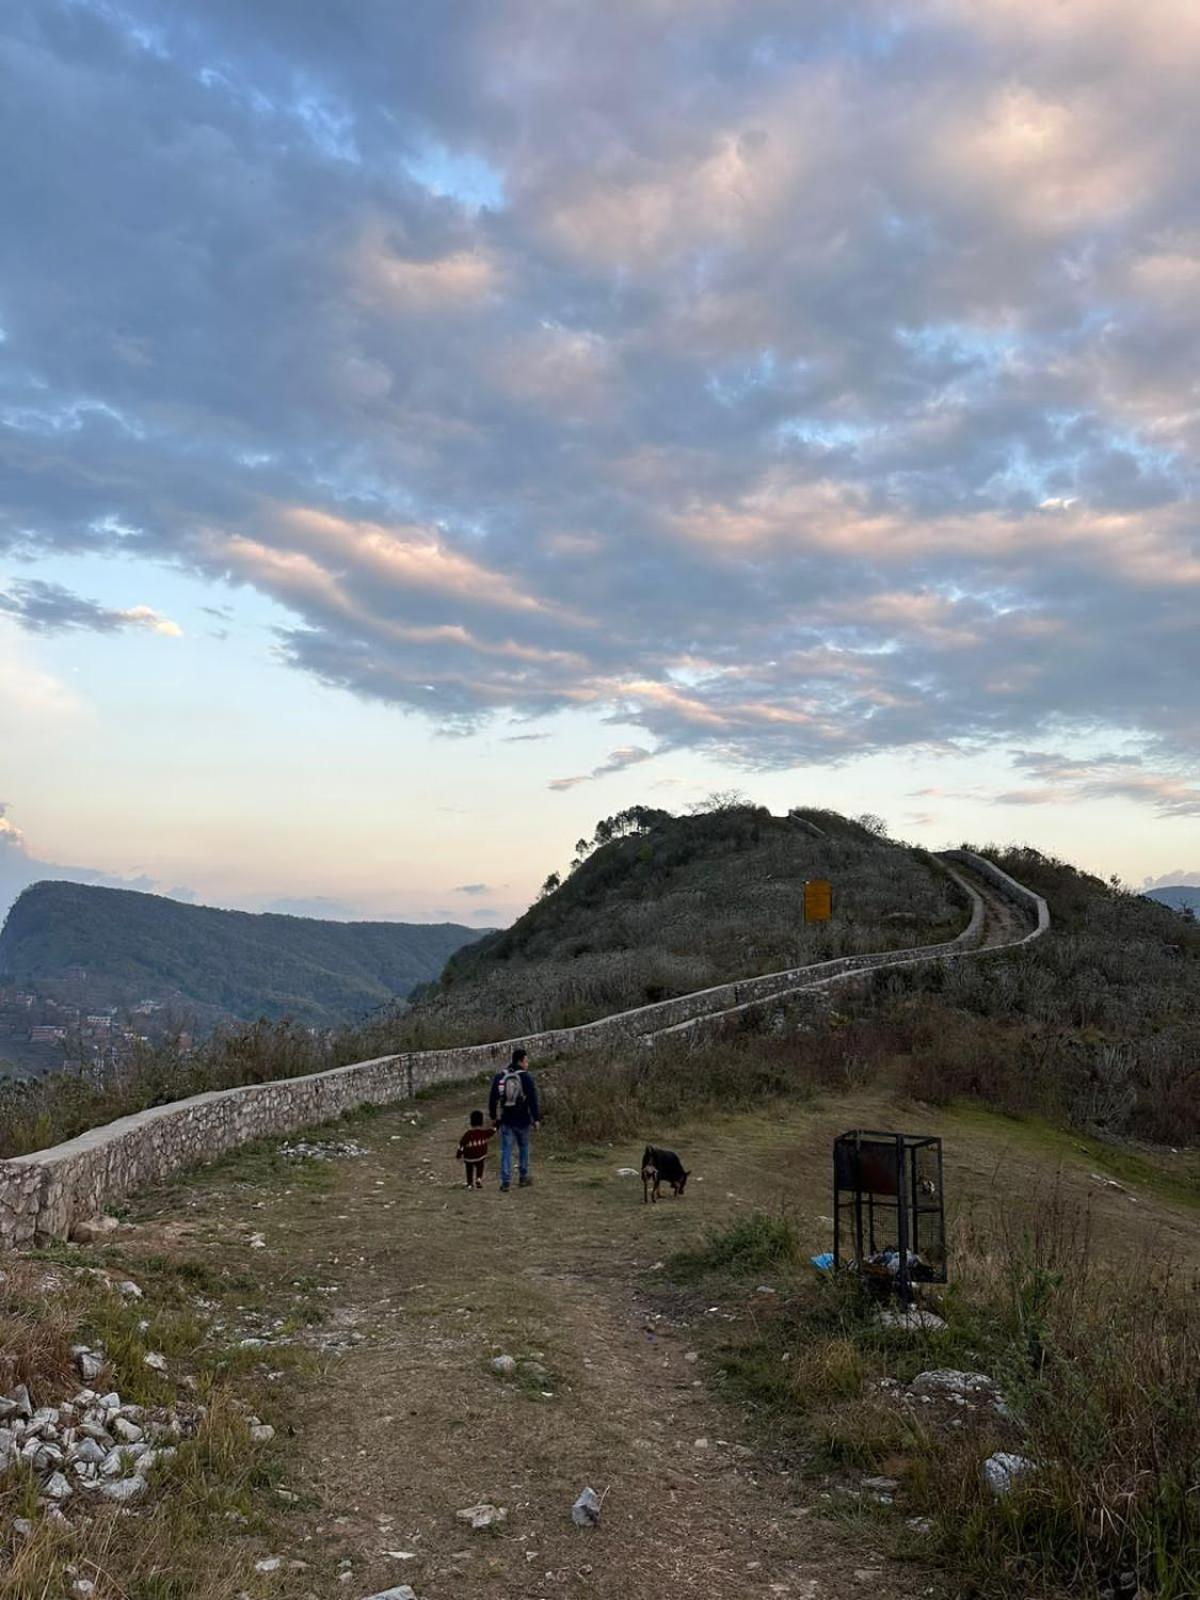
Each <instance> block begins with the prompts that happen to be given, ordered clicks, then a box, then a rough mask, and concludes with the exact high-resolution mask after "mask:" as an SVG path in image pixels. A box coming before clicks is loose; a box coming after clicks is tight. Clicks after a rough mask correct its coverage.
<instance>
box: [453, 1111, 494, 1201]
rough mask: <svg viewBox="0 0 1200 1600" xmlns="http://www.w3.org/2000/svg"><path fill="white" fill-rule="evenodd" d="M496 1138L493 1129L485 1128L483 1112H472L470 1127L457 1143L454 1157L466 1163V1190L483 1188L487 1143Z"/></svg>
mask: <svg viewBox="0 0 1200 1600" xmlns="http://www.w3.org/2000/svg"><path fill="white" fill-rule="evenodd" d="M495 1136H496V1130H495V1128H485V1127H484V1125H483V1112H482V1111H472V1113H471V1126H470V1127H469V1128H468V1129H467V1131H466V1133H464V1134H463V1136H462V1138H461V1139H460V1140H459V1141H458V1149H457V1150H456V1151H455V1157H456V1158H457V1160H459V1161H464V1162H466V1167H467V1188H468V1189H482V1188H483V1168H484V1163H485V1162H486V1161H487V1152H488V1143H489V1141H490V1140H491V1139H494V1138H495Z"/></svg>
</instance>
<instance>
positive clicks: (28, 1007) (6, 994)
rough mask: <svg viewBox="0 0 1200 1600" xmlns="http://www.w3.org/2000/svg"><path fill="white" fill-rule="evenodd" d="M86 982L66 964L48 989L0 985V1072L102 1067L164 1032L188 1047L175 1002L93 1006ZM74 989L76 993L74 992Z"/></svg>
mask: <svg viewBox="0 0 1200 1600" xmlns="http://www.w3.org/2000/svg"><path fill="white" fill-rule="evenodd" d="M87 985H88V974H87V972H86V970H85V969H84V968H83V967H68V968H66V969H64V971H63V972H62V974H61V977H60V978H59V979H58V980H56V981H55V983H54V985H53V991H52V992H51V991H49V990H48V989H37V990H34V989H29V988H22V987H20V986H17V985H4V984H0V1075H2V1074H3V1072H4V1071H5V1069H7V1070H8V1071H9V1072H16V1073H18V1074H19V1075H22V1076H24V1075H27V1074H28V1075H33V1076H38V1077H40V1076H41V1075H42V1074H43V1073H45V1072H53V1071H56V1070H58V1069H59V1068H60V1067H62V1066H64V1065H71V1066H75V1067H80V1068H87V1067H91V1068H94V1069H96V1070H98V1071H103V1070H105V1069H108V1068H112V1067H114V1066H119V1065H120V1064H121V1063H122V1061H124V1060H126V1059H127V1058H128V1057H129V1056H130V1055H131V1054H132V1053H133V1051H134V1050H136V1048H137V1046H138V1045H140V1044H154V1043H157V1042H159V1041H160V1040H162V1039H163V1038H164V1037H165V1036H166V1035H168V1034H169V1035H170V1037H171V1038H172V1040H173V1041H174V1042H175V1044H176V1046H177V1048H178V1049H179V1050H181V1051H183V1052H185V1053H186V1052H187V1051H189V1050H191V1048H192V1044H193V1040H192V1034H191V1032H190V1030H189V1029H187V1028H181V1027H179V1026H177V1018H178V1014H179V1009H180V1006H179V1004H174V1005H173V1004H172V1003H171V1002H170V1001H167V1000H156V999H152V998H149V997H147V998H145V999H140V1000H137V1001H134V1002H133V1003H131V1004H128V1005H124V1006H117V1005H97V1006H94V1007H92V1006H89V1005H88V1003H87V999H86V990H87ZM72 989H74V990H77V991H80V992H79V993H78V994H76V995H75V996H72V995H71V992H70V991H71V990H72ZM179 1001H180V1003H182V1001H183V997H182V996H180V997H179Z"/></svg>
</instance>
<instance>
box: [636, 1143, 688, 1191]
mask: <svg viewBox="0 0 1200 1600" xmlns="http://www.w3.org/2000/svg"><path fill="white" fill-rule="evenodd" d="M687 1181H688V1173H687V1172H686V1171H685V1170H684V1165H683V1162H682V1161H680V1159H679V1157H678V1156H677V1155H676V1154H675V1152H674V1150H656V1149H655V1148H654V1146H653V1145H652V1144H648V1145H647V1146H646V1148H645V1150H644V1151H643V1152H642V1203H643V1204H645V1202H646V1201H647V1200H651V1201H653V1202H654V1203H655V1204H656V1205H657V1203H658V1186H659V1184H660V1183H669V1184H670V1185H671V1192H672V1193H673V1194H676V1195H681V1194H682V1193H683V1191H684V1189H686V1187H687Z"/></svg>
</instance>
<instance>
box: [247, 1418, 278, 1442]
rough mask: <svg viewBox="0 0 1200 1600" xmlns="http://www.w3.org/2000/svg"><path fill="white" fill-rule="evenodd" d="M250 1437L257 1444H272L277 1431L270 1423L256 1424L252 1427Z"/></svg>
mask: <svg viewBox="0 0 1200 1600" xmlns="http://www.w3.org/2000/svg"><path fill="white" fill-rule="evenodd" d="M250 1437H251V1439H252V1440H253V1441H254V1443H255V1444H270V1442H271V1440H272V1439H273V1438H274V1437H275V1429H274V1428H273V1427H272V1426H271V1424H270V1423H269V1422H255V1423H252V1424H251V1426H250Z"/></svg>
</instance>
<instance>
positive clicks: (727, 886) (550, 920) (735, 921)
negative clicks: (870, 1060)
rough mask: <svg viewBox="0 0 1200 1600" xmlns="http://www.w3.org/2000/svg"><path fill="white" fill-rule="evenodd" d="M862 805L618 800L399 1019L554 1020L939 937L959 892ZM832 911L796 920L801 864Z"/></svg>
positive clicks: (444, 1024)
mask: <svg viewBox="0 0 1200 1600" xmlns="http://www.w3.org/2000/svg"><path fill="white" fill-rule="evenodd" d="M877 826H878V825H877V824H874V822H873V819H872V820H870V821H868V822H863V821H853V820H851V819H849V818H846V817H842V816H839V815H837V814H836V813H834V812H827V811H815V810H804V811H802V810H794V811H792V812H790V813H789V814H788V815H787V816H785V817H776V816H772V815H771V813H770V812H769V811H767V810H765V809H763V808H761V807H757V806H750V805H722V806H719V807H716V808H714V809H712V810H710V811H706V812H702V813H700V814H696V815H689V816H681V817H678V816H672V815H671V814H670V813H669V812H666V811H660V810H655V809H653V808H650V807H644V806H633V807H631V808H630V809H629V810H627V811H623V812H621V813H619V814H618V815H617V816H615V817H609V818H605V819H604V820H602V821H601V822H600V823H598V824H597V827H596V830H595V833H594V835H593V837H592V838H591V839H590V840H583V839H581V840H580V841H579V843H578V844H577V846H576V855H575V859H574V861H573V862H572V865H571V870H570V871H569V873H568V874H567V875H566V876H565V877H563V878H560V877H559V875H558V874H551V876H550V877H549V878H548V879H547V881H546V884H545V886H544V888H543V891H542V894H541V896H540V897H539V898H538V899H537V900H536V901H535V902H534V904H533V905H532V906H530V908H529V910H528V911H526V912H525V914H524V915H523V916H522V917H520V918H518V920H517V921H516V922H515V923H514V924H513V926H512V927H511V928H506V929H503V930H501V931H499V932H497V933H493V934H490V935H488V936H487V937H485V938H483V939H479V940H477V941H476V942H475V943H474V944H472V945H471V946H469V947H467V948H465V949H463V950H460V951H458V952H457V953H456V954H455V955H454V956H452V957H451V959H450V960H449V962H448V963H447V965H446V969H445V971H444V972H443V974H442V976H441V979H440V981H439V982H438V983H436V984H433V985H431V986H429V987H428V988H427V989H424V990H420V991H418V992H417V993H416V994H415V995H414V997H413V999H414V1011H413V1013H412V1017H411V1022H412V1025H413V1027H414V1028H416V1029H420V1028H425V1029H426V1030H427V1031H428V1035H429V1036H430V1037H435V1036H436V1037H438V1038H444V1039H445V1040H447V1041H448V1042H449V1041H451V1040H453V1041H454V1042H458V1041H459V1040H462V1041H464V1042H465V1041H467V1040H468V1039H484V1038H503V1037H504V1036H505V1035H506V1034H511V1033H514V1032H533V1031H537V1030H539V1029H543V1028H555V1027H569V1026H572V1025H575V1024H577V1023H581V1022H587V1021H590V1020H592V1019H593V1018H595V1017H600V1016H603V1015H605V1014H607V1013H609V1012H612V1011H619V1010H622V1009H624V1008H627V1007H632V1006H638V1005H644V1004H646V1003H648V1002H652V1001H655V1000H663V999H667V998H669V997H671V996H673V995H678V994H686V993H689V992H690V991H692V990H696V989H703V988H707V987H709V986H710V985H713V984H717V983H722V982H726V981H728V980H730V979H734V978H743V977H749V976H752V975H754V974H757V973H762V972H773V971H778V970H781V969H783V968H787V967H793V966H799V965H802V964H804V963H807V962H812V961H822V960H827V959H831V958H833V957H835V956H843V955H857V954H860V953H862V952H865V951H870V950H888V949H903V948H906V947H908V946H911V945H918V944H926V943H933V942H935V941H937V940H939V939H943V938H948V937H952V936H953V935H954V934H955V933H957V932H958V931H959V929H960V928H961V927H962V925H963V922H964V921H965V918H966V906H965V898H964V896H963V895H962V892H961V890H959V888H958V887H957V885H956V884H955V883H954V881H953V879H951V878H950V877H949V876H948V875H947V873H946V872H945V870H944V869H943V868H941V867H940V866H939V865H938V864H937V863H936V862H935V861H934V860H933V858H932V857H930V856H929V855H927V854H926V853H925V852H924V851H919V850H913V849H910V848H908V847H907V846H904V845H899V844H896V843H894V842H892V841H891V840H889V839H886V838H884V837H883V836H882V835H881V833H880V832H879V831H877ZM813 878H824V879H828V880H829V881H830V882H831V883H832V885H833V916H832V919H831V920H830V921H829V922H827V923H813V924H809V925H806V924H805V921H804V913H803V893H804V884H805V880H806V879H813Z"/></svg>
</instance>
